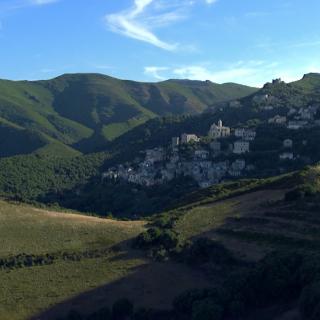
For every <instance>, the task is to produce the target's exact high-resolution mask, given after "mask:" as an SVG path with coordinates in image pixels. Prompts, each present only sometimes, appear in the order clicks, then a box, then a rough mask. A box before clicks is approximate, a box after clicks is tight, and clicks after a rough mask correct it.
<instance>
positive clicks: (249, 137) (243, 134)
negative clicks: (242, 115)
mask: <svg viewBox="0 0 320 320" xmlns="http://www.w3.org/2000/svg"><path fill="white" fill-rule="evenodd" d="M234 135H235V136H236V137H237V138H241V139H243V140H246V141H253V140H254V139H255V138H256V131H255V130H251V129H245V128H237V129H235V131H234Z"/></svg>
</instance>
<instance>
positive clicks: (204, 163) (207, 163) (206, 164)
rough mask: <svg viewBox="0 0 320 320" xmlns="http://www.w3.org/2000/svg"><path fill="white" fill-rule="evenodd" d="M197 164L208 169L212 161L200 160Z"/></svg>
mask: <svg viewBox="0 0 320 320" xmlns="http://www.w3.org/2000/svg"><path fill="white" fill-rule="evenodd" d="M199 166H200V168H202V169H205V170H208V169H210V168H211V166H212V162H211V161H201V162H199Z"/></svg>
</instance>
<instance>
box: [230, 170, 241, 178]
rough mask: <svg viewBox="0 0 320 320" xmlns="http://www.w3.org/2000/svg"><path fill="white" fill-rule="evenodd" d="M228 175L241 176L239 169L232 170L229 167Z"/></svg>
mask: <svg viewBox="0 0 320 320" xmlns="http://www.w3.org/2000/svg"><path fill="white" fill-rule="evenodd" d="M228 173H229V175H230V176H231V177H241V171H240V170H234V169H230V170H229V171H228Z"/></svg>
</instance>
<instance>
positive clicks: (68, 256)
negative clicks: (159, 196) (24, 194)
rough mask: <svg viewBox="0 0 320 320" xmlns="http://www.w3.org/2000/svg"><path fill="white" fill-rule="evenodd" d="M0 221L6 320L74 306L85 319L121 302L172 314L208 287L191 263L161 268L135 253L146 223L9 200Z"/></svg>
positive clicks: (52, 314)
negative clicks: (178, 299)
mask: <svg viewBox="0 0 320 320" xmlns="http://www.w3.org/2000/svg"><path fill="white" fill-rule="evenodd" d="M0 221H1V226H0V241H1V243H2V246H1V250H0V282H1V291H0V301H1V303H0V314H1V319H2V320H27V319H31V318H32V319H46V320H48V319H57V318H60V316H62V315H65V314H67V313H68V312H69V311H70V310H72V309H77V310H80V311H81V312H84V313H86V314H87V313H90V312H93V311H95V310H97V309H99V308H103V307H105V306H108V307H110V306H111V305H112V303H113V302H114V301H116V300H118V299H121V298H123V297H128V298H130V299H131V300H132V301H134V303H135V304H136V305H137V306H146V307H148V306H150V307H154V308H156V307H159V308H160V309H168V308H170V305H171V302H172V300H173V299H174V297H175V296H176V295H178V294H180V293H182V292H183V291H185V290H188V289H191V288H195V287H197V288H201V287H204V286H205V285H206V277H205V275H201V274H199V273H198V272H195V271H193V270H192V269H190V268H188V267H187V266H183V265H179V264H177V263H175V262H170V263H168V264H165V265H163V264H162V263H159V262H154V261H152V260H150V259H149V258H148V257H146V256H145V255H144V253H143V252H141V251H137V250H133V249H131V247H130V245H129V244H128V243H127V242H128V240H130V239H133V238H134V237H136V236H137V235H138V234H139V233H140V232H142V231H144V230H145V224H146V223H145V222H144V221H136V222H133V221H128V222H123V221H113V220H109V219H100V218H95V217H88V216H81V215H79V214H76V213H63V212H55V211H46V210H43V209H35V208H32V207H29V206H25V205H17V204H12V203H11V204H9V203H6V202H3V201H2V202H0ZM172 281H174V282H175V283H176V285H175V286H174V287H171V288H170V284H171V283H172ZM139 288H144V289H143V290H140V289H139ZM74 299H75V300H77V301H75V300H74Z"/></svg>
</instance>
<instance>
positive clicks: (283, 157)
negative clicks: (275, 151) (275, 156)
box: [279, 152, 294, 160]
mask: <svg viewBox="0 0 320 320" xmlns="http://www.w3.org/2000/svg"><path fill="white" fill-rule="evenodd" d="M279 158H280V160H293V159H294V156H293V153H292V152H283V153H281V154H280V155H279Z"/></svg>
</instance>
